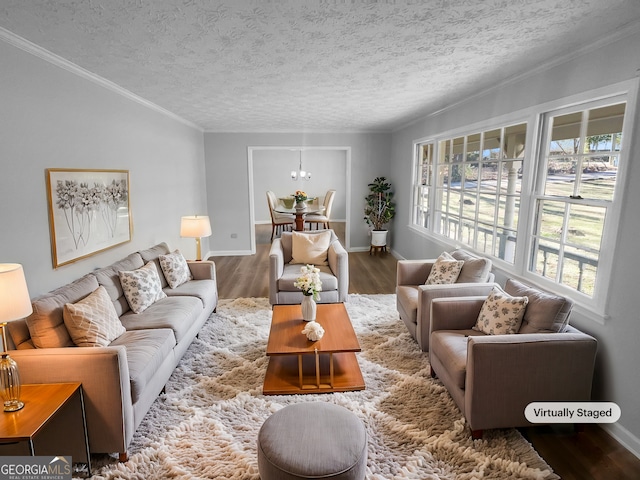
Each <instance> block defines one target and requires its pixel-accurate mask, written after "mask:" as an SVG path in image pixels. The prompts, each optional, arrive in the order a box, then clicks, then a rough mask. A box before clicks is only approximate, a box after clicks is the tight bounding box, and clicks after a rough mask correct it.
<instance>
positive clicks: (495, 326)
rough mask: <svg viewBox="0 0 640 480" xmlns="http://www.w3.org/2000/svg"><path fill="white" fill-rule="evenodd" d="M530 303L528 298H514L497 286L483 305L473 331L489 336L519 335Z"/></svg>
mask: <svg viewBox="0 0 640 480" xmlns="http://www.w3.org/2000/svg"><path fill="white" fill-rule="evenodd" d="M528 302H529V299H528V298H527V297H512V296H511V295H509V294H508V293H505V292H503V291H502V289H501V288H500V287H498V286H495V287H493V289H492V290H491V293H489V296H488V297H487V299H486V300H485V301H484V303H483V304H482V308H481V309H480V315H478V320H477V321H476V324H475V325H474V326H473V329H474V330H477V331H479V332H482V333H486V334H487V335H506V334H513V333H517V332H518V330H519V329H520V324H521V323H522V317H523V316H524V312H525V309H526V308H527V303H528Z"/></svg>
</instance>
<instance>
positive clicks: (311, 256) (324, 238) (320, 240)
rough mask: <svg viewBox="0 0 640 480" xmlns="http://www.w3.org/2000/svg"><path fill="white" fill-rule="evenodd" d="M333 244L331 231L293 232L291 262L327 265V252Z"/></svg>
mask: <svg viewBox="0 0 640 480" xmlns="http://www.w3.org/2000/svg"><path fill="white" fill-rule="evenodd" d="M330 244H331V231H330V230H325V231H323V232H320V233H300V232H292V236H291V256H292V257H293V258H292V259H291V261H290V262H289V263H293V264H296V263H300V264H304V265H327V263H328V262H327V252H328V251H329V245H330Z"/></svg>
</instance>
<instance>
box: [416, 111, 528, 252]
mask: <svg viewBox="0 0 640 480" xmlns="http://www.w3.org/2000/svg"><path fill="white" fill-rule="evenodd" d="M526 134H527V125H526V123H521V124H517V125H511V126H507V127H500V128H494V129H491V130H487V131H482V132H479V133H472V134H469V135H464V136H459V137H455V138H449V139H444V140H440V141H438V142H437V153H436V152H434V150H435V148H434V143H420V144H418V145H417V148H418V159H419V160H418V161H417V162H416V164H417V172H416V179H417V182H416V183H415V184H414V223H415V224H416V225H420V226H422V227H425V228H427V229H429V230H431V231H433V232H435V233H438V234H440V235H444V236H445V237H448V238H450V239H452V240H455V241H457V242H462V243H465V244H467V245H469V246H470V247H472V248H474V249H476V250H478V251H480V252H484V253H487V254H489V255H493V256H496V257H498V258H501V259H503V260H506V261H508V262H510V263H513V262H514V254H515V243H516V238H517V225H518V217H519V209H520V194H521V176H522V175H521V172H522V162H523V159H524V152H525V140H526ZM434 154H436V155H437V157H436V156H435V155H434ZM431 205H433V208H430V207H431Z"/></svg>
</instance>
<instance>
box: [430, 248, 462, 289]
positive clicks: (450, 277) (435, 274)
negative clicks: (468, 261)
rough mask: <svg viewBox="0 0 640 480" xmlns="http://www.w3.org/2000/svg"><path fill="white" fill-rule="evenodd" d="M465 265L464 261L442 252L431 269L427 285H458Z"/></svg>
mask: <svg viewBox="0 0 640 480" xmlns="http://www.w3.org/2000/svg"><path fill="white" fill-rule="evenodd" d="M463 265H464V260H456V259H455V258H453V257H452V256H451V255H450V254H449V253H447V252H442V254H441V255H440V256H439V257H438V259H437V260H436V261H435V263H434V264H433V266H432V267H431V271H430V272H429V276H428V277H427V281H426V282H425V285H449V284H451V283H456V280H457V279H458V275H460V271H462V266H463Z"/></svg>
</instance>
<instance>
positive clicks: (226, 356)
mask: <svg viewBox="0 0 640 480" xmlns="http://www.w3.org/2000/svg"><path fill="white" fill-rule="evenodd" d="M345 305H346V307H347V310H348V312H349V315H350V317H351V320H352V322H353V326H354V329H355V331H356V334H357V335H358V338H359V341H360V346H361V347H362V352H361V353H359V354H357V355H358V360H359V363H360V368H361V370H362V373H363V376H364V379H365V382H366V389H365V390H363V391H358V392H348V393H330V394H320V395H318V394H311V395H277V396H264V395H262V383H263V380H264V374H265V371H266V368H267V363H268V358H267V357H266V355H265V350H266V344H267V337H268V334H269V326H270V322H271V308H270V306H269V302H268V300H267V299H266V298H240V299H236V300H223V301H221V302H220V304H219V305H218V309H217V313H215V314H213V315H212V316H211V318H210V319H209V321H208V322H207V323H206V325H205V326H204V327H203V329H202V331H201V333H200V337H199V338H198V339H196V340H195V341H194V342H193V344H192V345H191V347H190V348H189V350H188V352H187V353H186V355H185V356H184V358H183V360H182V362H181V363H180V365H179V366H178V368H177V369H176V371H175V372H174V374H173V376H172V377H171V379H170V381H169V383H168V384H167V388H166V393H165V394H162V395H161V396H160V397H159V398H158V399H157V401H156V402H155V403H154V405H153V406H152V408H151V410H150V411H149V413H148V414H147V416H146V417H145V418H144V420H143V422H142V424H141V426H140V427H139V429H138V431H137V432H136V434H135V437H134V439H133V442H132V444H131V446H130V459H129V461H127V462H125V463H117V461H116V460H115V459H113V458H111V457H107V458H94V466H93V473H94V477H93V478H95V479H140V480H142V479H145V480H149V479H165V478H172V479H195V478H202V479H205V478H206V479H210V478H216V479H218V478H219V479H259V478H260V476H259V473H258V464H257V451H256V441H257V438H258V431H259V429H260V427H261V425H262V423H263V422H264V421H265V420H266V419H267V418H268V417H269V416H270V415H271V414H273V413H274V412H276V411H277V410H279V409H281V408H283V407H285V406H286V405H290V404H292V403H299V402H312V401H324V402H330V403H335V404H338V405H342V406H344V407H346V408H348V409H349V410H351V411H352V412H353V413H354V414H355V415H357V416H358V417H359V418H360V419H361V420H362V421H363V422H364V424H365V426H366V429H367V433H368V441H369V451H368V462H367V478H370V479H479V478H482V479H505V478H509V479H512V478H527V479H557V478H558V477H557V475H555V474H554V473H553V472H552V470H551V468H550V467H549V466H548V465H547V464H546V463H545V462H544V460H542V458H541V457H540V456H539V455H538V454H537V453H536V452H535V450H534V449H533V448H532V446H531V445H530V444H529V443H528V442H527V441H526V440H525V439H524V438H523V437H522V435H521V434H520V433H519V432H518V431H517V430H515V429H506V430H493V431H487V432H486V433H485V438H484V439H482V440H472V439H471V437H470V431H469V429H468V427H467V426H466V424H465V420H464V417H463V416H462V414H461V413H460V411H459V410H458V408H457V407H456V406H455V404H454V402H453V400H452V399H451V397H450V396H449V394H448V393H447V391H446V389H445V388H444V387H443V386H442V384H441V383H440V382H439V381H438V380H434V379H432V378H431V377H430V375H429V360H428V355H427V354H424V353H422V352H421V351H420V349H419V347H418V345H417V343H416V342H415V341H414V340H413V339H412V338H411V336H410V335H409V333H408V332H407V330H406V328H405V326H404V324H403V323H402V321H401V320H399V318H398V313H397V311H396V307H395V295H351V296H350V299H349V302H348V303H346V304H345ZM301 329H302V326H301ZM301 428H304V426H303V425H301Z"/></svg>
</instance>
